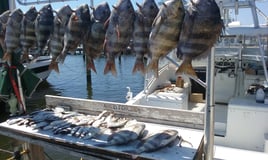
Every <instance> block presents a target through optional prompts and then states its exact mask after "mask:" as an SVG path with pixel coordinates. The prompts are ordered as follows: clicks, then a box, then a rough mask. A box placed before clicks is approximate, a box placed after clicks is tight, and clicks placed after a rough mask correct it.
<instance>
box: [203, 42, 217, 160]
mask: <svg viewBox="0 0 268 160" xmlns="http://www.w3.org/2000/svg"><path fill="white" fill-rule="evenodd" d="M214 66H215V48H214V47H212V48H211V54H209V55H208V65H207V78H206V83H207V90H206V110H205V126H204V158H205V160H212V159H213V153H214V118H215V114H214V112H215V100H214V84H215V81H214V73H215V72H214V70H215V69H214Z"/></svg>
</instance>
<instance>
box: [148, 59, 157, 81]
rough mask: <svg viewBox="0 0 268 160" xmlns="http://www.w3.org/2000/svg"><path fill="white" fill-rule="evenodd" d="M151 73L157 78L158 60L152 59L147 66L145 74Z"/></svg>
mask: <svg viewBox="0 0 268 160" xmlns="http://www.w3.org/2000/svg"><path fill="white" fill-rule="evenodd" d="M149 71H153V72H154V75H155V77H156V78H158V59H152V60H151V62H150V63H149V64H148V66H147V72H149Z"/></svg>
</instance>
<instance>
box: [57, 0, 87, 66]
mask: <svg viewBox="0 0 268 160" xmlns="http://www.w3.org/2000/svg"><path fill="white" fill-rule="evenodd" d="M89 26H90V11H89V7H88V5H87V4H83V5H80V6H79V7H78V8H77V9H76V10H75V12H73V13H72V15H71V17H70V19H69V22H68V25H67V29H66V32H65V33H64V47H63V50H62V52H61V54H60V55H59V56H58V58H57V61H59V62H61V63H63V62H64V60H65V58H66V55H67V53H68V52H74V51H75V50H76V48H77V47H78V45H79V44H80V43H81V42H82V40H83V39H84V35H85V34H86V32H87V31H88V27H89Z"/></svg>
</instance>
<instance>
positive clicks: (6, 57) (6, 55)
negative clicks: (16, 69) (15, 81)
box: [2, 52, 12, 64]
mask: <svg viewBox="0 0 268 160" xmlns="http://www.w3.org/2000/svg"><path fill="white" fill-rule="evenodd" d="M11 58H12V56H11V54H10V53H7V52H6V53H5V54H4V56H3V58H2V59H3V61H6V62H8V63H9V64H11Z"/></svg>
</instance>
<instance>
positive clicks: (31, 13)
mask: <svg viewBox="0 0 268 160" xmlns="http://www.w3.org/2000/svg"><path fill="white" fill-rule="evenodd" d="M37 15H38V12H37V10H36V8H35V7H34V6H32V7H31V8H30V9H29V10H28V11H27V12H26V13H25V14H24V16H23V19H22V22H21V34H20V44H21V47H22V54H23V56H22V61H24V60H25V61H28V59H29V56H28V55H29V54H28V52H29V49H30V48H32V47H34V46H35V42H36V36H35V19H36V17H37Z"/></svg>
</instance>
